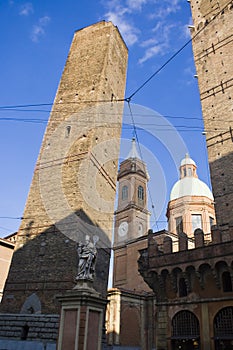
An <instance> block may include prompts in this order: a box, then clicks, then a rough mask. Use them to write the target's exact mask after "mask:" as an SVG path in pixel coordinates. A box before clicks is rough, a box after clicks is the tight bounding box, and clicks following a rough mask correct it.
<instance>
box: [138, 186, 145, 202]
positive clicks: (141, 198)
mask: <svg viewBox="0 0 233 350" xmlns="http://www.w3.org/2000/svg"><path fill="white" fill-rule="evenodd" d="M138 199H139V200H141V201H143V200H144V189H143V187H142V186H138Z"/></svg>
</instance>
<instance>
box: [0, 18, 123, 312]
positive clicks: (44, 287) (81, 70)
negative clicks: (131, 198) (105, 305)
mask: <svg viewBox="0 0 233 350" xmlns="http://www.w3.org/2000/svg"><path fill="white" fill-rule="evenodd" d="M126 65H127V48H126V46H125V44H124V42H123V40H122V38H121V36H120V34H119V32H118V30H117V28H116V27H115V26H113V24H112V23H111V22H100V23H97V24H95V25H93V26H90V27H87V28H84V29H82V30H79V31H77V32H76V33H75V35H74V38H73V41H72V44H71V48H70V52H69V55H68V58H67V62H66V65H65V68H64V71H63V74H62V78H61V81H60V84H59V87H58V90H57V94H56V97H55V101H54V105H53V109H52V112H51V115H50V119H49V122H48V126H47V129H46V132H45V135H44V139H43V142H42V146H41V150H40V154H39V157H38V161H37V164H36V168H35V172H34V176H33V180H32V183H31V187H30V191H29V195H28V198H27V203H26V207H25V211H24V215H23V217H24V219H23V220H22V222H21V225H20V229H19V232H18V236H17V247H16V251H15V254H14V257H13V260H12V264H11V268H10V273H9V276H8V280H7V283H6V287H5V292H4V296H3V301H2V304H1V306H0V308H1V312H20V310H21V308H22V305H23V303H24V301H25V299H26V298H27V297H28V296H30V295H31V294H32V293H34V292H36V294H37V295H38V297H39V299H40V301H41V306H42V313H51V312H52V313H58V312H59V305H58V304H57V303H56V301H55V295H56V294H57V293H60V292H61V291H64V290H67V289H70V288H72V287H73V286H74V279H75V277H76V275H77V251H76V242H77V241H80V240H82V241H84V238H85V235H86V234H89V235H90V236H93V235H95V234H96V235H98V236H99V238H100V239H99V242H98V245H97V248H98V257H97V267H96V279H95V281H94V285H95V287H96V289H97V290H98V291H99V292H101V293H102V294H104V293H106V289H107V280H108V267H109V258H110V255H109V251H108V247H109V245H110V241H111V234H112V222H113V211H114V200H115V189H116V186H115V185H116V177H117V161H118V152H119V144H120V133H121V117H122V107H123V105H122V103H120V102H115V103H114V101H115V100H116V99H123V98H124V89H125V79H126ZM87 101H88V102H87ZM96 101H105V102H103V103H100V102H98V103H97V102H96ZM106 101H109V102H106Z"/></svg>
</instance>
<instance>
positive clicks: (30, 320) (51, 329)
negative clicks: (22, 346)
mask: <svg viewBox="0 0 233 350" xmlns="http://www.w3.org/2000/svg"><path fill="white" fill-rule="evenodd" d="M25 325H27V326H28V327H29V329H28V335H27V340H44V341H48V342H49V341H52V340H54V341H56V339H57V337H58V327H59V315H27V316H26V317H25V316H24V315H20V314H17V315H14V316H13V315H12V314H0V338H1V339H4V338H9V337H10V338H12V339H18V340H20V339H21V335H22V330H23V327H24V326H25Z"/></svg>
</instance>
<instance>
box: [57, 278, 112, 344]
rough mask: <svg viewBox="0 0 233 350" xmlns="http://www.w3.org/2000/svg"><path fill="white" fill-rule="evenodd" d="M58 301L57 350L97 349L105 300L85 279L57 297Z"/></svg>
mask: <svg viewBox="0 0 233 350" xmlns="http://www.w3.org/2000/svg"><path fill="white" fill-rule="evenodd" d="M57 299H58V301H60V302H61V319H60V327H59V338H58V350H66V349H67V350H100V349H101V345H102V344H101V343H102V331H103V321H104V317H105V306H106V304H107V300H106V299H103V298H102V297H101V296H100V294H99V293H97V292H96V291H95V290H94V289H93V287H92V282H90V281H88V280H84V281H79V282H78V283H77V285H76V286H75V288H74V289H72V290H71V291H68V292H66V293H65V294H63V295H58V296H57Z"/></svg>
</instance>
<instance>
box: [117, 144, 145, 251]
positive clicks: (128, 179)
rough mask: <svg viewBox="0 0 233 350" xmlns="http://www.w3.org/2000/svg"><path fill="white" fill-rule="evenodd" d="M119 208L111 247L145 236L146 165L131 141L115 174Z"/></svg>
mask: <svg viewBox="0 0 233 350" xmlns="http://www.w3.org/2000/svg"><path fill="white" fill-rule="evenodd" d="M118 181H119V190H118V206H117V210H116V212H115V238H114V245H118V244H122V243H125V242H128V241H129V240H132V239H134V238H138V237H140V236H143V235H145V234H147V230H148V223H149V215H150V214H149V212H148V209H147V182H148V181H149V175H148V172H147V169H146V164H145V163H144V162H143V161H142V160H141V159H140V156H139V154H138V151H137V146H136V140H135V138H133V139H132V144H131V150H130V152H129V154H128V156H127V158H126V159H125V160H124V161H123V162H122V163H121V164H120V169H119V172H118Z"/></svg>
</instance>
